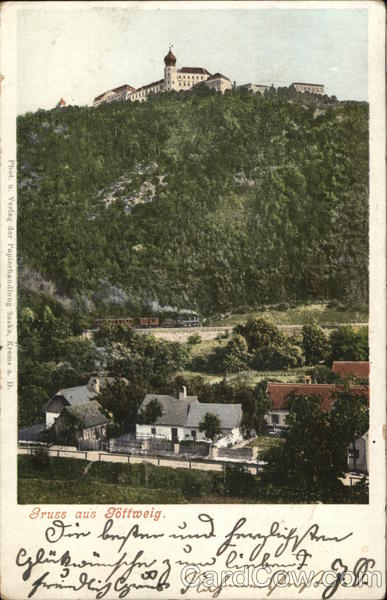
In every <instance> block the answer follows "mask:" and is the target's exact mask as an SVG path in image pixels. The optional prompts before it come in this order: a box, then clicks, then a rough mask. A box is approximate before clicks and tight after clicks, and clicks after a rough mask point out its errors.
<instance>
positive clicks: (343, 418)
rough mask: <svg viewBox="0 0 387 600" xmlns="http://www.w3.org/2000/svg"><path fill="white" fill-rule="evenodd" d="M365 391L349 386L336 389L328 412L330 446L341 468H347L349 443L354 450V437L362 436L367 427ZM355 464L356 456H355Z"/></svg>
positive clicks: (367, 415) (367, 413)
mask: <svg viewBox="0 0 387 600" xmlns="http://www.w3.org/2000/svg"><path fill="white" fill-rule="evenodd" d="M366 395H367V391H366V389H365V388H364V392H363V393H362V392H359V391H358V390H356V391H354V390H353V389H351V388H350V387H349V386H348V387H346V388H344V389H342V390H340V391H337V392H336V394H335V403H334V405H333V407H332V410H331V412H330V425H331V432H332V446H333V447H334V448H335V450H336V453H337V461H338V462H340V464H341V467H342V469H343V470H346V468H347V449H348V448H349V446H350V444H352V445H353V449H354V450H355V449H356V448H355V440H356V438H358V437H360V436H362V435H363V434H364V433H366V431H368V428H369V409H368V406H367V398H366ZM355 464H356V458H355Z"/></svg>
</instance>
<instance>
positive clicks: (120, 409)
mask: <svg viewBox="0 0 387 600" xmlns="http://www.w3.org/2000/svg"><path fill="white" fill-rule="evenodd" d="M148 389H149V388H148V386H147V385H146V383H144V382H143V381H140V380H137V381H136V380H134V381H130V382H128V381H124V380H122V379H116V381H114V382H113V383H110V384H109V385H107V386H106V387H105V388H103V389H102V390H101V391H100V393H99V394H98V402H99V403H100V404H101V406H102V407H103V408H104V410H105V412H106V414H107V415H108V416H109V417H111V418H112V419H113V421H114V423H116V424H117V425H118V426H119V427H120V428H121V431H128V430H129V429H131V428H132V427H133V426H134V425H135V423H136V415H137V411H138V408H139V406H140V404H141V402H142V401H143V399H144V396H145V394H146V393H147V391H148Z"/></svg>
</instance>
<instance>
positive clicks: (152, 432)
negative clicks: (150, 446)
mask: <svg viewBox="0 0 387 600" xmlns="http://www.w3.org/2000/svg"><path fill="white" fill-rule="evenodd" d="M151 434H152V435H156V427H152V428H151Z"/></svg>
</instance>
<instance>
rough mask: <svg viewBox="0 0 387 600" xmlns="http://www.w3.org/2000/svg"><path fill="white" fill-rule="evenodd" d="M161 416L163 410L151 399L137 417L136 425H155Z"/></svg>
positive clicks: (155, 400)
mask: <svg viewBox="0 0 387 600" xmlns="http://www.w3.org/2000/svg"><path fill="white" fill-rule="evenodd" d="M162 414H163V409H162V407H161V404H160V402H159V401H158V400H157V398H153V399H152V400H151V401H150V402H148V404H147V405H146V407H145V408H144V409H143V410H142V411H141V412H140V414H139V415H138V417H137V423H141V424H142V425H151V424H152V423H155V422H156V421H157V419H158V418H159V417H161V416H162Z"/></svg>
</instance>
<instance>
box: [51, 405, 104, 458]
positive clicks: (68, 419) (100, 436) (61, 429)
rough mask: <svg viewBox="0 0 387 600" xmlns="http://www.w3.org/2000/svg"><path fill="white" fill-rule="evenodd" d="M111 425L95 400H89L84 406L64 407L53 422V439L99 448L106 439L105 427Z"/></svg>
mask: <svg viewBox="0 0 387 600" xmlns="http://www.w3.org/2000/svg"><path fill="white" fill-rule="evenodd" d="M109 423H111V420H110V419H109V417H107V416H106V415H105V414H104V412H103V409H102V406H101V405H100V403H99V402H97V400H89V401H88V402H86V403H84V404H76V405H72V406H66V407H65V408H64V409H63V411H62V412H61V414H60V415H59V417H58V418H57V419H56V420H55V423H54V429H55V437H56V439H57V440H59V441H63V442H64V443H74V444H76V445H77V446H82V445H83V446H85V445H86V444H87V445H88V446H89V447H90V445H91V444H93V443H94V444H95V447H96V449H97V448H100V447H101V444H102V442H103V440H105V439H106V431H107V426H108V425H109Z"/></svg>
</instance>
